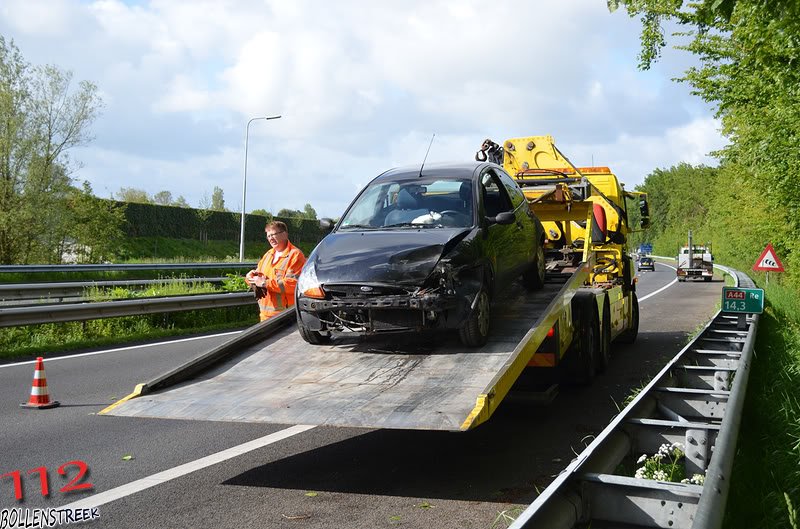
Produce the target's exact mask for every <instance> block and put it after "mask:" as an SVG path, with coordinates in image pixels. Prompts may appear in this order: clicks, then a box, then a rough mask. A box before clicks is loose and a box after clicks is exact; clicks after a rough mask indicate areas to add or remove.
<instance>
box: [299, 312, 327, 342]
mask: <svg viewBox="0 0 800 529" xmlns="http://www.w3.org/2000/svg"><path fill="white" fill-rule="evenodd" d="M297 329H298V330H299V331H300V336H301V337H302V338H303V340H305V341H306V342H308V343H310V344H311V345H323V344H326V343H328V342H330V341H331V336H330V334H329V333H326V334H323V333H321V332H319V331H312V330H311V329H309V328H308V327H306V326H305V325H304V324H303V322H302V321H301V320H300V317H299V316H298V317H297Z"/></svg>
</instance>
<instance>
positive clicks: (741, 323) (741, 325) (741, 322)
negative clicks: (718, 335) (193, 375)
mask: <svg viewBox="0 0 800 529" xmlns="http://www.w3.org/2000/svg"><path fill="white" fill-rule="evenodd" d="M736 330H737V331H746V330H747V314H744V313H740V314H739V317H738V318H737V320H736Z"/></svg>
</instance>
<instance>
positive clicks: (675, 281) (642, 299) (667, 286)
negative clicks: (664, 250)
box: [639, 262, 678, 303]
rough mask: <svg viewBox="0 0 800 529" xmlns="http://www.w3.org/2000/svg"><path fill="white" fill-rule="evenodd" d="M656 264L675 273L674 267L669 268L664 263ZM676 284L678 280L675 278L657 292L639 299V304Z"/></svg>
mask: <svg viewBox="0 0 800 529" xmlns="http://www.w3.org/2000/svg"><path fill="white" fill-rule="evenodd" d="M656 264H660V265H662V266H666V267H667V268H672V269H673V270H676V271H677V268H675V267H674V266H670V265H668V264H666V263H658V262H656ZM677 282H678V278H677V277H676V278H675V279H673V280H672V282H671V283H667V285H666V286H663V287H661V288H659V289H658V290H656V291H655V292H651V293H650V294H648V295H646V296H644V297H642V298H639V303H641V302H642V301H644V300H646V299H647V298H652V297H653V296H655V295H656V294H658V293H659V292H662V291H664V290H666V289H668V288H669V287H671V286H672V285H674V284H675V283H677Z"/></svg>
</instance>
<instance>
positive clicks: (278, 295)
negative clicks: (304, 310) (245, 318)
mask: <svg viewBox="0 0 800 529" xmlns="http://www.w3.org/2000/svg"><path fill="white" fill-rule="evenodd" d="M274 253H275V249H274V248H270V249H269V251H267V253H265V254H264V256H263V257H262V258H261V260H260V261H259V262H258V266H257V267H256V270H258V271H259V272H261V273H262V274H264V275H265V276H266V278H267V285H266V290H267V295H266V296H264V297H263V298H260V299H259V300H258V308H259V310H260V311H261V321H264V320H266V319H268V318H271V317H273V316H276V315H277V314H279V313H280V312H281V311H282V310H283V309H286V308H288V307H292V306H294V290H295V288H296V287H297V278H298V277H300V271H301V270H302V269H303V265H304V264H305V262H306V258H305V256H304V255H303V252H302V251H300V248H297V247H296V246H294V245H293V244H292V243H288V245H287V246H286V249H285V250H284V251H283V254H282V255H281V256H280V257H278V261H277V262H276V263H275V264H273V263H272V255H273V254H274Z"/></svg>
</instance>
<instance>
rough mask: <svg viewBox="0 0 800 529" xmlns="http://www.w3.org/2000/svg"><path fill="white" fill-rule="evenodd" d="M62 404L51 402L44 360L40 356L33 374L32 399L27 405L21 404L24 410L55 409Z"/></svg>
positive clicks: (55, 401)
mask: <svg viewBox="0 0 800 529" xmlns="http://www.w3.org/2000/svg"><path fill="white" fill-rule="evenodd" d="M59 404H60V403H59V402H58V401H57V400H50V394H49V393H47V377H46V376H45V374H44V359H43V358H42V357H41V356H40V357H39V358H37V359H36V370H35V371H34V372H33V386H32V387H31V398H30V399H28V402H27V403H25V404H20V406H22V407H23V408H38V409H40V410H44V409H46V408H55V407H56V406H58V405H59Z"/></svg>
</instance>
